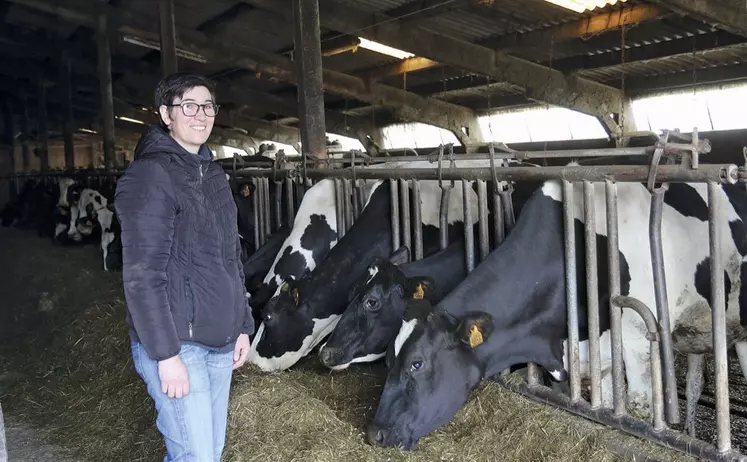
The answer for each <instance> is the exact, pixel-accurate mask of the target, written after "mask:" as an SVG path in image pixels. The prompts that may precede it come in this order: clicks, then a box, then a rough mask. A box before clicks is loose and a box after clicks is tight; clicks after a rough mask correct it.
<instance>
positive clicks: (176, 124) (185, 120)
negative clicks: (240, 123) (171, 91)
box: [159, 86, 215, 154]
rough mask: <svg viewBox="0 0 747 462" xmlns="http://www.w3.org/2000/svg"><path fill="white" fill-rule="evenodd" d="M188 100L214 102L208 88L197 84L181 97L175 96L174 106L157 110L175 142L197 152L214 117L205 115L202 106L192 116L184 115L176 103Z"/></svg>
mask: <svg viewBox="0 0 747 462" xmlns="http://www.w3.org/2000/svg"><path fill="white" fill-rule="evenodd" d="M188 102H189V103H197V104H206V103H212V104H215V101H213V97H212V95H211V94H210V90H208V89H207V88H206V87H203V86H199V87H194V88H191V89H189V90H187V91H186V92H185V93H184V96H182V98H181V99H178V98H177V99H176V100H175V101H174V102H173V103H172V104H174V106H172V107H166V106H161V107H160V108H159V111H160V113H161V118H162V119H163V121H164V123H165V124H166V125H167V126H168V127H169V131H170V132H171V136H172V137H173V138H174V139H175V140H176V141H177V143H179V144H180V145H181V146H182V147H183V148H184V149H186V150H187V151H189V152H191V153H192V154H197V152H198V150H199V149H200V146H201V145H202V144H204V143H205V142H206V141H207V139H208V138H209V137H210V132H211V131H212V130H213V124H214V123H215V117H208V116H206V115H205V109H204V107H200V108H198V109H197V114H195V115H193V116H186V115H184V111H183V110H182V108H181V107H178V106H176V105H178V104H181V103H188ZM187 113H188V114H189V113H190V112H189V111H187Z"/></svg>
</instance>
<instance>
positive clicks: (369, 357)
mask: <svg viewBox="0 0 747 462" xmlns="http://www.w3.org/2000/svg"><path fill="white" fill-rule="evenodd" d="M384 355H386V352H384V353H372V354H370V355H366V356H361V357H360V358H355V359H353V360H352V361H350V362H349V363H345V364H340V365H339V366H333V367H331V368H330V369H332V370H333V371H342V370H345V369H347V368H348V366H350V365H351V364H354V363H370V362H374V361H376V360H377V359H381V358H383V357H384Z"/></svg>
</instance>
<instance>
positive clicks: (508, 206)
mask: <svg viewBox="0 0 747 462" xmlns="http://www.w3.org/2000/svg"><path fill="white" fill-rule="evenodd" d="M512 192H513V188H511V189H507V190H505V191H501V192H500V193H498V194H499V195H500V196H501V205H502V206H503V220H504V222H505V227H506V234H508V232H510V231H511V230H512V229H514V225H515V224H516V217H515V216H514V204H513V201H511V193H512Z"/></svg>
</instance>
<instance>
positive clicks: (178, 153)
mask: <svg viewBox="0 0 747 462" xmlns="http://www.w3.org/2000/svg"><path fill="white" fill-rule="evenodd" d="M155 103H156V107H158V111H159V114H160V118H161V126H160V127H159V126H151V127H149V128H148V129H147V130H146V131H145V133H144V134H143V136H142V138H140V141H139V142H138V144H137V147H136V148H135V160H134V161H133V162H132V164H130V166H129V167H128V168H127V170H126V171H125V173H124V175H123V176H122V178H121V179H120V180H119V182H118V185H117V191H116V195H115V208H116V210H117V215H118V216H119V220H120V222H121V227H122V257H123V263H124V267H123V274H122V277H123V281H124V292H125V300H126V302H127V322H128V325H129V326H130V340H131V348H132V357H133V360H134V363H135V369H136V370H137V372H138V374H139V375H140V376H141V377H142V379H143V380H144V381H145V384H146V385H147V389H148V393H149V394H150V396H151V397H152V398H153V400H154V401H155V406H156V410H157V414H158V415H157V418H156V426H157V427H158V429H159V431H160V432H161V433H162V435H163V437H164V440H165V442H166V450H167V456H166V459H165V460H174V459H178V460H182V458H184V459H186V460H197V461H208V460H216V461H217V460H220V456H221V453H222V451H223V445H224V441H225V434H226V422H227V416H228V393H229V388H230V383H231V375H232V371H233V370H234V369H236V368H238V367H240V366H241V365H242V364H244V361H245V360H246V357H247V354H248V352H249V335H251V334H252V333H253V332H254V321H253V318H252V316H251V312H250V308H249V304H248V301H247V299H246V297H245V291H244V281H243V274H244V272H243V269H242V267H241V259H240V258H239V256H240V249H241V247H240V244H239V236H238V229H237V221H236V205H235V203H234V201H233V196H232V194H231V190H230V187H229V185H228V181H227V179H226V176H225V174H224V172H223V169H222V168H221V167H220V166H219V165H218V164H216V163H214V162H212V153H211V151H210V149H208V147H207V145H206V144H205V142H206V141H207V139H208V137H209V136H210V132H211V131H212V128H213V123H214V122H215V116H216V114H217V112H218V105H217V104H216V103H215V92H214V89H213V86H212V83H211V82H210V81H209V80H207V79H206V78H204V77H202V76H200V75H195V74H191V73H177V74H173V75H170V76H168V77H166V78H164V79H163V80H162V81H161V82H159V84H158V87H157V88H156V92H155Z"/></svg>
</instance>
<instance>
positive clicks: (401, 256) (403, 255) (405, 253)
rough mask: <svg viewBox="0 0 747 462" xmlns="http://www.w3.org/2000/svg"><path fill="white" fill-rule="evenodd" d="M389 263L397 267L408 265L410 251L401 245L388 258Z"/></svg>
mask: <svg viewBox="0 0 747 462" xmlns="http://www.w3.org/2000/svg"><path fill="white" fill-rule="evenodd" d="M389 261H390V262H392V264H393V265H397V266H399V265H404V264H406V263H410V249H409V248H408V247H407V246H406V245H403V246H402V247H400V248H399V249H397V250H396V251H395V252H394V253H393V254H392V255H391V256H390V257H389Z"/></svg>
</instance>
